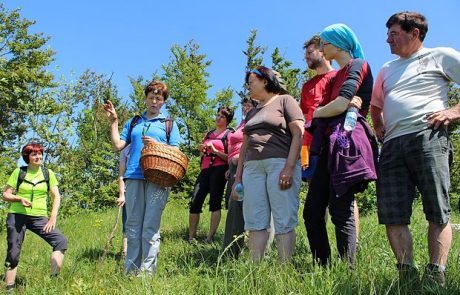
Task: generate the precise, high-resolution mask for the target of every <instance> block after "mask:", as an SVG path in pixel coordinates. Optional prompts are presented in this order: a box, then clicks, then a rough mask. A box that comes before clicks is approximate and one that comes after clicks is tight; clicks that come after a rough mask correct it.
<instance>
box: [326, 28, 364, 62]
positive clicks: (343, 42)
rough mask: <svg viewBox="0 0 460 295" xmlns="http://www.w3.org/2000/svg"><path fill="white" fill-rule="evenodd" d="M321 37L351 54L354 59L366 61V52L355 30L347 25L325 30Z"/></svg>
mask: <svg viewBox="0 0 460 295" xmlns="http://www.w3.org/2000/svg"><path fill="white" fill-rule="evenodd" d="M319 36H320V37H321V39H323V40H324V41H326V42H329V43H331V44H332V45H334V46H335V47H337V48H340V49H342V50H345V51H347V52H348V53H350V55H351V57H352V58H361V59H364V51H363V48H362V47H361V43H359V40H358V37H356V35H355V33H354V32H353V30H352V29H350V27H348V26H347V25H344V24H333V25H330V26H328V27H326V28H324V30H323V31H322V32H321V33H320V34H319Z"/></svg>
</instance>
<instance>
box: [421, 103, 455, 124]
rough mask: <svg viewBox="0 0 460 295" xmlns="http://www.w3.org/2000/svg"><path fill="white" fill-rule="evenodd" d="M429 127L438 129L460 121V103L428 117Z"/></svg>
mask: <svg viewBox="0 0 460 295" xmlns="http://www.w3.org/2000/svg"><path fill="white" fill-rule="evenodd" d="M427 119H428V125H429V126H430V127H434V129H438V128H439V127H440V126H445V127H447V126H448V125H449V124H450V123H452V122H455V121H458V120H460V103H458V104H457V105H455V106H453V107H451V108H449V109H446V110H443V111H439V112H436V113H433V114H431V115H429V116H428V117H427Z"/></svg>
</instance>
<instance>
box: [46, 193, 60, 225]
mask: <svg viewBox="0 0 460 295" xmlns="http://www.w3.org/2000/svg"><path fill="white" fill-rule="evenodd" d="M50 193H51V197H52V199H53V205H52V207H51V214H50V218H49V220H48V222H47V223H46V225H45V227H43V230H44V231H45V232H47V233H49V232H50V231H52V230H53V229H55V227H56V221H57V215H58V211H59V207H60V206H61V194H60V193H59V189H58V187H57V185H55V186H53V187H52V188H51V189H50Z"/></svg>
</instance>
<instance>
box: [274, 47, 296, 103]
mask: <svg viewBox="0 0 460 295" xmlns="http://www.w3.org/2000/svg"><path fill="white" fill-rule="evenodd" d="M271 57H272V68H273V69H274V70H275V71H278V72H279V73H280V74H281V77H283V79H284V82H285V83H286V88H287V91H288V92H289V94H290V95H291V96H292V97H295V98H297V99H300V88H299V87H300V83H301V82H302V73H301V70H300V69H299V68H293V67H291V66H292V62H291V61H289V60H287V59H285V58H284V57H283V56H281V53H280V50H279V49H278V47H276V48H275V50H274V51H273V53H272V55H271Z"/></svg>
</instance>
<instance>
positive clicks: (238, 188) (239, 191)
mask: <svg viewBox="0 0 460 295" xmlns="http://www.w3.org/2000/svg"><path fill="white" fill-rule="evenodd" d="M235 191H236V194H237V195H238V201H240V202H241V201H243V196H244V188H243V185H242V184H241V182H238V183H237V184H236V185H235Z"/></svg>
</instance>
